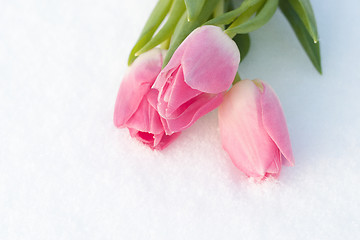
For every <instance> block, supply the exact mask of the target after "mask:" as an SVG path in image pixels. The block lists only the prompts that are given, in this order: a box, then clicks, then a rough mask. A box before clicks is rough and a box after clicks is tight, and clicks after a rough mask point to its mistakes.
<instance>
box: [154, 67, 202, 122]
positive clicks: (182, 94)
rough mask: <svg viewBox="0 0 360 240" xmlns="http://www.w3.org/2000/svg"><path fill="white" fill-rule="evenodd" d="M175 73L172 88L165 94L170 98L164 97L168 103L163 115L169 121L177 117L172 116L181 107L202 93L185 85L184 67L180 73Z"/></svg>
mask: <svg viewBox="0 0 360 240" xmlns="http://www.w3.org/2000/svg"><path fill="white" fill-rule="evenodd" d="M174 73H175V74H176V75H175V76H174V80H173V82H172V85H171V88H170V89H168V91H166V92H165V95H166V94H168V95H169V96H168V97H167V98H166V97H165V96H164V100H165V101H167V103H165V104H166V111H165V112H163V113H162V115H163V116H164V118H167V119H168V118H170V119H171V118H174V117H176V116H172V115H173V113H174V112H175V111H177V110H178V108H179V107H180V106H181V105H183V104H184V103H186V102H188V101H189V100H191V99H193V98H194V97H196V96H198V95H200V94H201V93H202V92H200V91H198V90H195V89H192V88H191V87H189V85H187V84H186V83H185V81H184V74H183V72H182V67H179V68H178V71H176V72H174ZM159 109H162V108H159ZM159 112H161V111H159Z"/></svg>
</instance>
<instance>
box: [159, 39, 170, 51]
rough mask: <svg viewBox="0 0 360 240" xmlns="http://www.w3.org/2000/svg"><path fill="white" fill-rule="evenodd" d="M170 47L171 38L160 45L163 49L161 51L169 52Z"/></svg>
mask: <svg viewBox="0 0 360 240" xmlns="http://www.w3.org/2000/svg"><path fill="white" fill-rule="evenodd" d="M169 46H170V38H168V39H166V40H165V41H163V42H162V43H161V44H160V48H161V49H165V50H168V49H169Z"/></svg>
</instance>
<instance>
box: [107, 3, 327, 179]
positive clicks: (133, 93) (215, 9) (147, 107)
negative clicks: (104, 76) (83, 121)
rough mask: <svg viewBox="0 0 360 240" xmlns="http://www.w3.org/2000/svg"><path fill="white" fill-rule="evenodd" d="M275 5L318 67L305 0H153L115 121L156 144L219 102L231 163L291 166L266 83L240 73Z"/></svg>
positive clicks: (257, 169)
mask: <svg viewBox="0 0 360 240" xmlns="http://www.w3.org/2000/svg"><path fill="white" fill-rule="evenodd" d="M278 7H279V8H280V10H281V12H282V13H283V14H284V15H285V17H286V19H287V20H288V21H289V23H290V25H291V27H292V28H293V30H294V32H295V34H296V36H297V38H298V39H299V41H300V43H301V45H302V46H303V48H304V50H305V52H306V53H307V55H308V56H309V58H310V60H311V62H312V63H313V65H314V67H315V68H316V69H317V70H318V71H319V73H321V61H320V50H319V49H320V48H319V39H318V34H317V27H316V22H315V17H314V13H313V10H312V7H311V4H310V2H309V0H244V1H231V0H159V1H158V3H157V4H156V6H155V8H154V9H153V11H152V13H151V14H150V16H149V18H148V20H147V22H146V23H145V26H144V28H143V30H142V32H141V34H140V37H139V39H138V41H137V42H136V43H135V46H134V47H133V49H132V50H131V52H130V55H129V60H128V65H129V69H128V71H127V73H126V74H125V76H124V78H123V80H122V82H121V85H120V89H119V92H118V96H117V99H116V103H115V112H114V124H115V126H116V127H119V128H128V130H129V132H130V135H131V136H132V137H134V138H136V139H137V140H139V141H141V142H142V143H144V144H146V145H148V146H149V147H150V148H151V149H154V150H162V149H164V148H165V147H167V146H168V145H169V144H172V143H175V142H176V141H175V139H176V138H177V137H178V136H179V134H180V133H181V131H183V130H184V129H187V128H189V127H190V126H191V125H193V124H194V123H195V122H196V121H197V120H198V119H199V118H200V117H202V116H204V115H205V114H207V113H209V112H210V111H212V110H214V109H216V108H219V110H218V119H219V127H220V136H221V142H222V146H223V148H224V150H225V151H226V152H227V153H228V155H229V156H230V158H231V160H232V161H233V163H234V164H235V166H236V167H238V168H239V169H240V170H241V171H242V172H244V173H245V174H246V175H247V176H249V177H253V178H255V179H257V180H262V179H265V178H267V177H270V176H272V177H275V178H276V177H278V176H279V173H280V170H281V166H282V165H283V164H284V165H286V164H287V165H290V166H292V165H294V157H293V154H292V149H291V143H290V138H289V134H288V130H287V126H286V120H285V117H284V113H283V110H282V107H281V104H280V102H279V99H278V97H277V96H276V94H275V92H274V90H273V89H272V88H271V87H270V85H269V84H267V83H266V82H264V81H262V80H259V79H255V80H248V79H244V80H241V78H240V75H239V74H238V67H239V64H241V61H242V60H243V59H244V58H245V57H246V54H247V53H248V51H249V48H250V36H249V33H250V32H252V31H255V30H257V29H259V28H260V27H262V26H263V25H265V24H266V23H267V22H268V21H269V20H270V19H271V17H272V16H273V15H274V13H275V11H276V10H277V8H278ZM160 26H161V27H160Z"/></svg>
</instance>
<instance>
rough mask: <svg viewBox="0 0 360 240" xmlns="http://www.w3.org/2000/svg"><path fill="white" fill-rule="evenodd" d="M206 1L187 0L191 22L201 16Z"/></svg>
mask: <svg viewBox="0 0 360 240" xmlns="http://www.w3.org/2000/svg"><path fill="white" fill-rule="evenodd" d="M204 3H205V0H185V5H186V10H187V13H188V21H189V22H190V21H194V20H195V19H196V18H197V17H198V16H199V14H200V12H201V9H202V8H203V6H204Z"/></svg>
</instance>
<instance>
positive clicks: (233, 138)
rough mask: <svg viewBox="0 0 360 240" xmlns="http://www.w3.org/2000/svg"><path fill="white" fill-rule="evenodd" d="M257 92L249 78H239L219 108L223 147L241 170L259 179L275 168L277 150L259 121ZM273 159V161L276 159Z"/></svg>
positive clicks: (278, 159) (277, 156)
mask: <svg viewBox="0 0 360 240" xmlns="http://www.w3.org/2000/svg"><path fill="white" fill-rule="evenodd" d="M260 98H261V92H260V90H259V89H258V87H257V86H256V85H255V84H254V83H253V82H252V81H250V80H242V81H240V82H239V83H237V84H236V85H234V86H233V87H232V88H231V89H230V91H229V92H228V93H227V94H226V95H225V98H224V101H223V103H222V104H221V106H220V108H219V127H220V134H221V141H222V145H223V148H224V149H225V151H226V152H227V153H228V154H229V156H230V158H231V160H232V161H233V163H234V164H235V166H237V167H238V168H239V169H240V170H241V171H242V172H244V173H245V174H246V175H248V176H250V177H254V178H256V179H259V180H260V179H262V178H263V177H264V176H265V175H266V173H267V172H268V170H270V172H274V173H275V172H276V170H277V169H279V165H280V164H278V162H279V161H280V156H279V150H278V148H277V146H276V145H275V143H274V142H273V140H272V139H271V138H270V137H269V135H268V133H267V132H266V131H265V129H264V126H263V122H262V110H261V102H260ZM276 161H277V162H276Z"/></svg>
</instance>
